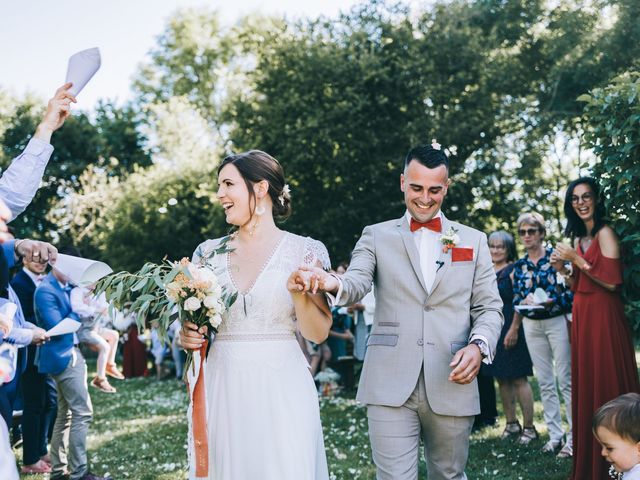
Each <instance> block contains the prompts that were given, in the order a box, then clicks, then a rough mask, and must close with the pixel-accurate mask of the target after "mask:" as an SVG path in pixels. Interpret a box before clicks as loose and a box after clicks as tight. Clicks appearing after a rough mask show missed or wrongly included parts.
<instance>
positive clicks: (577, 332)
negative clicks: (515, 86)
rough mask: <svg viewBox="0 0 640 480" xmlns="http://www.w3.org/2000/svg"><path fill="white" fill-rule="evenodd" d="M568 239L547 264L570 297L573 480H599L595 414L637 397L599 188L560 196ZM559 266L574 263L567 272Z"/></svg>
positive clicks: (639, 388) (614, 241)
mask: <svg viewBox="0 0 640 480" xmlns="http://www.w3.org/2000/svg"><path fill="white" fill-rule="evenodd" d="M564 212H565V215H566V216H567V228H566V232H565V233H566V235H567V236H569V237H571V238H572V239H573V248H572V247H571V246H569V245H565V244H559V245H558V246H557V247H556V251H555V252H554V254H553V256H554V257H555V258H552V260H556V261H557V263H556V269H557V270H558V271H559V272H560V274H561V275H563V276H564V277H565V279H566V281H567V283H568V284H569V285H571V288H572V290H573V292H574V299H573V322H572V326H571V377H572V378H571V381H572V409H573V449H574V452H573V453H574V455H573V475H572V479H574V480H604V479H607V478H609V477H608V470H609V465H607V463H606V461H605V460H604V458H603V457H602V456H601V455H600V450H601V447H600V445H599V444H598V442H597V441H596V439H595V437H594V436H593V433H592V431H591V422H592V419H593V414H594V412H595V411H596V410H597V409H598V408H599V407H600V406H602V405H603V404H605V403H606V402H608V401H609V400H612V399H614V398H616V397H618V396H619V395H622V394H623V393H628V392H640V384H639V383H638V371H637V366H636V360H635V353H634V349H633V343H632V333H631V329H630V328H629V324H628V322H627V319H626V317H625V315H624V308H623V305H622V300H621V298H620V286H621V285H622V262H621V260H620V245H619V243H618V238H617V236H616V234H615V232H614V231H613V229H612V228H611V227H609V226H607V225H606V224H605V220H604V216H605V212H604V205H603V204H602V202H601V200H600V198H599V189H598V185H597V183H596V182H595V180H594V179H592V178H589V177H583V178H579V179H578V180H575V181H573V182H572V183H571V184H570V185H569V187H568V189H567V194H566V196H565V203H564ZM564 262H571V266H572V268H569V269H568V268H566V266H565V264H564Z"/></svg>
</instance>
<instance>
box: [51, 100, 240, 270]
mask: <svg viewBox="0 0 640 480" xmlns="http://www.w3.org/2000/svg"><path fill="white" fill-rule="evenodd" d="M152 108H153V109H154V111H153V114H154V116H155V118H156V123H155V133H154V137H155V139H154V151H155V152H156V155H155V158H156V161H155V163H154V164H153V165H150V166H148V167H146V168H143V167H139V166H138V165H134V166H133V172H132V173H129V174H128V175H126V176H125V175H123V176H116V175H111V174H110V171H109V169H107V168H104V167H100V166H97V165H90V166H89V167H88V168H87V169H86V170H85V171H84V172H83V173H82V175H81V176H80V178H79V182H78V183H79V187H78V188H77V189H76V190H74V191H73V192H70V193H69V194H68V195H67V196H65V197H64V198H62V199H61V200H60V201H59V202H58V204H57V207H56V208H55V209H54V211H53V213H52V215H51V217H52V221H53V223H55V224H57V225H58V228H59V231H60V232H61V234H62V235H63V236H64V237H65V238H70V239H73V240H74V242H75V244H76V245H77V246H79V247H80V249H81V251H82V253H83V255H85V256H88V257H91V258H96V259H102V260H104V261H105V262H107V263H108V264H109V265H110V266H111V267H112V268H114V269H116V270H121V269H126V270H133V269H138V268H140V267H141V266H142V264H143V263H144V262H147V261H155V262H159V261H161V260H162V259H163V258H164V257H165V256H168V257H169V258H172V259H176V258H181V257H183V256H189V257H190V256H191V254H192V253H193V250H194V249H195V247H196V246H197V245H198V244H199V243H200V242H202V241H204V240H205V239H206V238H211V237H220V236H223V235H224V234H226V233H227V230H228V226H226V225H225V222H224V215H223V212H222V209H221V208H220V206H219V204H217V200H216V198H215V191H216V189H217V186H216V182H215V172H216V168H217V165H218V163H219V159H220V149H219V147H218V146H217V144H216V136H215V134H213V132H212V131H211V129H210V128H209V127H208V125H207V122H206V121H205V120H204V119H203V118H202V117H200V116H199V115H198V113H197V112H196V111H195V110H194V109H193V108H192V107H191V106H190V105H189V103H188V102H187V101H186V99H184V98H180V97H176V98H173V99H172V100H171V101H170V102H169V103H167V104H160V105H155V106H153V107H152Z"/></svg>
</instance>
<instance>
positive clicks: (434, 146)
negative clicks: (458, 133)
mask: <svg viewBox="0 0 640 480" xmlns="http://www.w3.org/2000/svg"><path fill="white" fill-rule="evenodd" d="M431 148H433V149H434V150H440V149H442V145H440V144H439V143H438V142H436V139H435V138H434V139H433V140H431Z"/></svg>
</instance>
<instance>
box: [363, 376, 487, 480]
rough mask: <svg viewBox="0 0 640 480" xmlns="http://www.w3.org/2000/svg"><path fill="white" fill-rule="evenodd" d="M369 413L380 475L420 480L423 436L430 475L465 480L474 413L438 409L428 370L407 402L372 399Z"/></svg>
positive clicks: (432, 478) (383, 478) (436, 479)
mask: <svg viewBox="0 0 640 480" xmlns="http://www.w3.org/2000/svg"><path fill="white" fill-rule="evenodd" d="M367 416H368V419H369V437H370V440H371V449H372V451H373V461H374V462H375V464H376V467H377V473H376V478H377V479H378V480H417V478H418V459H419V449H420V438H421V437H422V439H423V441H424V451H425V457H426V459H427V473H428V477H429V480H466V478H467V476H466V475H465V473H464V469H465V466H466V464H467V459H468V457H469V435H470V434H471V427H472V426H473V421H474V418H475V417H474V416H468V417H453V416H446V415H438V414H436V413H434V412H433V410H431V407H430V405H429V401H428V399H427V393H426V390H425V384H424V372H423V371H420V378H419V380H418V384H417V385H416V388H415V390H414V391H413V393H412V394H411V396H410V397H409V399H408V400H407V401H406V403H405V404H404V405H402V406H401V407H387V406H382V405H368V406H367Z"/></svg>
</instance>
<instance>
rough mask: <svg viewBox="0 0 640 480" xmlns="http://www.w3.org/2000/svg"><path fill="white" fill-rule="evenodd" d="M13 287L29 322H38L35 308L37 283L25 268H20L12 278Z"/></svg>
mask: <svg viewBox="0 0 640 480" xmlns="http://www.w3.org/2000/svg"><path fill="white" fill-rule="evenodd" d="M11 287H12V288H13V290H14V291H15V292H16V294H17V295H18V298H19V299H20V305H21V306H22V314H23V315H24V319H25V320H26V321H27V322H31V323H33V324H35V323H36V313H35V310H34V308H33V296H34V294H35V293H36V284H35V283H34V282H33V280H31V277H29V275H27V274H26V273H25V272H24V270H22V269H20V271H18V273H16V274H15V276H14V277H13V279H12V280H11Z"/></svg>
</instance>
